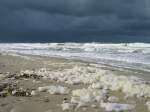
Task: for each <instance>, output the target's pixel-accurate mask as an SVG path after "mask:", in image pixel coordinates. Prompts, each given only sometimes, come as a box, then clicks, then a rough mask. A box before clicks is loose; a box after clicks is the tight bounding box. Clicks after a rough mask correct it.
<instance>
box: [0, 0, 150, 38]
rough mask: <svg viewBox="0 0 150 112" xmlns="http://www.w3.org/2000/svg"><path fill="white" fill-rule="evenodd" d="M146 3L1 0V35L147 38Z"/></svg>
mask: <svg viewBox="0 0 150 112" xmlns="http://www.w3.org/2000/svg"><path fill="white" fill-rule="evenodd" d="M149 4H150V2H149V0H111V1H110V0H1V1H0V36H1V37H10V38H13V37H14V38H15V37H16V38H18V36H19V38H24V37H40V36H41V37H42V36H44V37H45V38H46V37H47V38H54V37H53V36H55V37H56V38H58V40H59V39H61V38H69V37H70V38H77V37H78V38H83V39H85V37H88V38H98V37H99V38H101V37H108V36H109V37H110V36H112V37H115V36H116V37H117V36H122V37H126V36H128V37H132V36H133V37H134V36H139V37H138V38H141V37H143V36H146V37H149V36H150V33H149V32H150V8H149ZM78 38H77V39H78Z"/></svg>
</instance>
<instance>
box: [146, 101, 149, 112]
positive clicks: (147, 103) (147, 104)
mask: <svg viewBox="0 0 150 112" xmlns="http://www.w3.org/2000/svg"><path fill="white" fill-rule="evenodd" d="M146 106H147V108H148V110H149V111H150V101H148V102H146Z"/></svg>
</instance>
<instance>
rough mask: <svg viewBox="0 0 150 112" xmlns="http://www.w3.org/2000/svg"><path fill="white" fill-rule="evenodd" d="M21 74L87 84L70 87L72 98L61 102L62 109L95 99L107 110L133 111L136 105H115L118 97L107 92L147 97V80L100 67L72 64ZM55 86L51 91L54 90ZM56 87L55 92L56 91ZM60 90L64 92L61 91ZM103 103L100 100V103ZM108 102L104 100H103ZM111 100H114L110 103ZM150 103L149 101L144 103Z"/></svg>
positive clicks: (79, 105) (82, 105) (82, 104)
mask: <svg viewBox="0 0 150 112" xmlns="http://www.w3.org/2000/svg"><path fill="white" fill-rule="evenodd" d="M23 72H24V73H28V74H29V73H32V74H37V75H39V76H42V77H43V78H44V79H50V80H55V81H57V82H63V83H66V84H71V85H76V84H86V85H89V86H88V87H87V88H83V89H75V90H72V95H71V101H70V103H69V104H63V109H64V110H65V109H68V108H69V107H70V108H72V106H73V105H72V104H76V107H77V108H79V107H85V106H88V105H90V104H93V103H95V102H97V103H99V104H100V106H101V107H103V108H105V109H106V111H122V110H123V111H124V110H132V109H133V108H134V107H135V105H130V104H123V103H122V104H117V103H115V101H118V98H117V97H113V98H110V97H108V93H109V92H111V91H114V92H115V91H116V92H120V91H121V92H122V93H124V94H125V95H126V96H125V98H127V97H136V98H137V99H138V98H140V99H141V98H143V99H146V98H147V99H149V98H150V83H149V82H146V81H143V80H142V79H140V78H138V77H135V76H122V75H115V74H113V73H112V72H111V71H108V70H102V69H100V68H96V67H90V66H84V65H80V66H75V67H73V68H71V69H65V70H60V71H59V70H58V71H49V70H47V69H45V68H43V69H40V70H36V71H23ZM53 89H54V90H53ZM39 90H40V91H45V90H46V91H48V90H49V91H54V93H55V92H56V93H66V91H68V89H64V88H63V89H62V87H52V86H48V87H42V88H39ZM55 90H57V91H55ZM62 90H63V92H62ZM102 102H103V103H102ZM105 102H107V103H105ZM110 102H113V103H110ZM147 105H148V106H149V103H147Z"/></svg>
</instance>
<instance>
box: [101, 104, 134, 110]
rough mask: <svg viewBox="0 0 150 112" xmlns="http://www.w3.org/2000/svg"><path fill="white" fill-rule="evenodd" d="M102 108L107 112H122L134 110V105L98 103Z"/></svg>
mask: <svg viewBox="0 0 150 112" xmlns="http://www.w3.org/2000/svg"><path fill="white" fill-rule="evenodd" d="M100 106H101V107H102V108H105V110H106V111H108V112H114V111H115V112H122V111H131V110H133V109H134V108H135V106H134V105H131V104H119V103H103V102H101V103H100Z"/></svg>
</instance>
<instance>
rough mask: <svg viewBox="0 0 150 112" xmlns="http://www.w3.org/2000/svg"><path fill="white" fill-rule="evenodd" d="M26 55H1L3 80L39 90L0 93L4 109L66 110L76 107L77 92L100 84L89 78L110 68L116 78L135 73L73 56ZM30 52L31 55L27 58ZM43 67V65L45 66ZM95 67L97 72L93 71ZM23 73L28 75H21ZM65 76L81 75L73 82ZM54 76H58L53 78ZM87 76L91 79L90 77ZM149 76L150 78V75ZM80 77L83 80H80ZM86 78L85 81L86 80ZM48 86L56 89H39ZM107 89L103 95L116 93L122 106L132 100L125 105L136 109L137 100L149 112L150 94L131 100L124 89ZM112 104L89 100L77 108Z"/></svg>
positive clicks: (138, 106)
mask: <svg viewBox="0 0 150 112" xmlns="http://www.w3.org/2000/svg"><path fill="white" fill-rule="evenodd" d="M23 56H25V57H20V56H11V55H6V54H5V55H3V54H2V55H0V72H1V73H0V84H1V83H2V82H5V81H6V82H7V83H10V85H12V84H13V85H15V84H17V87H18V88H23V89H24V91H25V92H26V90H29V92H33V91H34V92H35V94H34V95H33V96H31V97H28V96H13V95H8V96H7V97H4V98H1V97H0V110H1V111H2V112H26V111H28V112H33V111H36V112H62V111H63V109H64V111H65V112H66V110H65V108H67V107H68V108H69V109H70V108H71V109H72V108H74V105H72V104H71V103H68V102H70V101H72V100H73V99H72V98H74V97H75V96H76V97H77V96H78V95H79V96H81V97H83V96H82V94H81V93H82V92H83V93H84V92H85V93H84V94H86V93H88V94H93V93H91V89H90V87H97V85H94V84H95V83H93V82H91V83H92V85H91V84H89V81H88V80H94V79H95V78H96V77H97V73H102V74H103V70H104V71H105V70H106V71H109V73H113V74H114V75H112V76H113V77H116V78H117V77H119V76H120V75H121V76H122V75H123V76H125V77H128V76H130V75H134V74H133V72H132V71H128V70H127V71H120V70H116V69H115V70H114V69H113V68H111V67H110V66H104V65H97V64H95V63H90V62H84V61H81V60H71V59H63V58H55V57H45V56H44V57H43V56H34V55H23ZM26 56H27V57H28V58H26ZM41 68H43V69H42V70H41ZM44 68H46V69H44ZM26 70H27V71H26ZM39 70H40V71H39ZM93 70H94V72H95V73H93ZM8 72H9V73H8ZM32 72H33V73H35V74H36V75H35V76H32ZM22 73H23V74H26V75H20V74H22ZM73 73H75V74H78V73H81V75H80V74H79V76H78V77H76V75H73ZM38 74H39V75H38ZM46 74H47V75H48V76H47V77H45V78H41V77H44V76H46ZM51 74H53V75H51ZM88 74H89V75H90V74H93V76H91V77H90V78H91V79H89V76H88ZM5 75H6V76H5ZM49 75H50V76H49ZM82 75H83V80H77V79H81V78H82ZM135 75H136V76H138V75H137V73H135ZM139 75H140V74H139ZM16 76H17V77H18V78H17V79H16V78H15V77H16ZM56 76H57V77H56ZM62 76H63V77H64V78H65V77H66V78H69V77H70V78H71V77H74V78H75V77H76V78H77V79H76V78H75V79H74V81H75V82H69V81H71V80H70V79H69V80H68V79H67V80H68V83H65V82H64V81H65V80H64V79H63V78H62V79H60V77H62ZM95 76H96V77H95ZM100 76H101V75H100ZM102 76H103V75H102ZM102 76H101V77H102ZM104 76H105V75H104ZM106 76H107V75H106ZM8 77H10V78H8ZM52 77H53V78H54V79H52ZM113 77H112V78H113ZM92 78H93V79H92ZM104 78H105V77H104ZM145 78H146V77H145ZM85 79H87V81H86V80H85ZM146 79H147V78H146ZM147 80H148V81H150V80H149V79H147ZM72 81H73V80H72ZM78 81H79V82H81V83H79V82H78ZM82 82H85V84H84V83H82ZM71 83H74V84H71ZM46 86H48V88H53V89H54V90H55V91H54V90H53V89H52V90H51V89H50V90H48V91H49V92H50V93H48V92H40V91H38V88H39V87H46ZM58 87H60V88H62V90H63V91H59V89H58ZM65 87H67V88H68V89H69V90H70V92H69V93H68V92H67V89H66V88H65ZM17 90H18V92H20V91H19V90H20V89H17ZM30 90H31V91H30ZM60 90H61V89H60ZM46 91H47V89H46ZM71 91H72V92H73V93H72V92H71ZM79 91H80V92H81V93H80V92H79ZM92 91H93V92H96V93H97V89H96V88H93V89H92ZM105 91H106V93H103V95H104V96H103V98H104V97H105V95H109V97H111V96H115V97H112V100H113V101H112V102H117V103H118V104H117V105H118V106H122V108H125V107H124V106H125V105H124V103H125V104H129V105H126V106H127V107H130V108H125V109H132V108H131V107H134V105H135V104H136V109H135V111H136V112H148V109H147V107H146V105H145V102H146V101H148V99H149V98H148V99H142V100H141V101H140V99H137V98H131V99H130V100H129V99H127V100H126V99H124V98H123V97H124V94H122V93H120V92H119V91H117V92H112V91H110V90H109V89H108V90H107V89H106V90H105ZM34 92H33V93H34ZM53 92H54V93H55V92H56V93H57V94H51V93H53ZM107 92H108V93H107ZM58 93H59V94H58ZM64 93H66V94H64ZM71 93H72V94H71ZM99 94H102V93H97V95H99ZM74 95H75V96H74ZM92 97H93V98H96V97H97V96H92ZM116 97H117V98H119V101H115V100H117V98H116ZM113 98H114V99H113ZM115 98H116V99H115ZM89 99H90V97H89ZM64 100H65V101H64ZM66 100H67V101H66ZM80 100H81V99H80ZM80 100H79V101H80ZM84 100H85V99H84ZM104 100H105V99H104ZM107 100H108V99H107ZM74 101H75V99H74ZM89 101H91V100H89ZM135 102H136V103H135ZM80 103H81V102H80ZM82 103H83V102H82ZM120 103H122V104H123V105H120ZM100 105H101V106H102V105H103V106H104V107H103V108H101V107H100ZM108 105H110V106H112V104H111V103H110V104H107V103H105V102H103V103H93V104H91V103H88V104H86V105H85V103H83V105H81V104H80V105H78V106H79V108H78V109H77V111H78V112H84V111H85V110H86V111H87V112H91V111H92V112H97V111H100V112H104V108H105V106H108ZM114 105H115V104H114ZM131 105H133V106H131ZM82 106H83V107H82ZM1 111H0V112H1ZM69 111H74V110H69ZM127 111H128V110H127ZM125 112H126V111H125ZM133 112H134V109H133Z"/></svg>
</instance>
